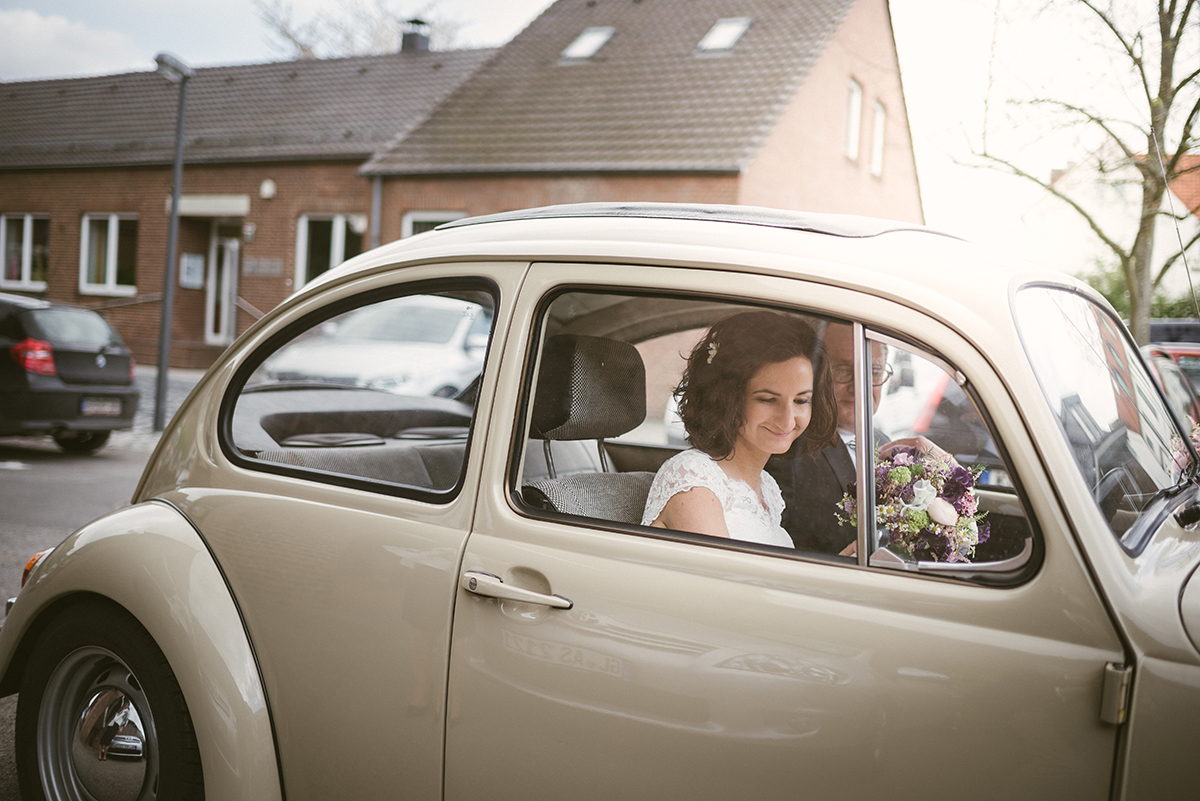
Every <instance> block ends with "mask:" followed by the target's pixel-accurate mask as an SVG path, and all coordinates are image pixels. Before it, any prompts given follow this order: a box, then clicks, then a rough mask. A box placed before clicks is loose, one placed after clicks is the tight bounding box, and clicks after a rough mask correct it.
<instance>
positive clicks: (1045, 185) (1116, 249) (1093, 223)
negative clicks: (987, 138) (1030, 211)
mask: <svg viewBox="0 0 1200 801" xmlns="http://www.w3.org/2000/svg"><path fill="white" fill-rule="evenodd" d="M975 155H976V156H978V157H979V158H982V159H986V160H987V161H990V162H992V163H993V164H997V165H999V166H1001V167H1003V168H1005V169H1006V170H1009V171H1011V172H1012V174H1013V175H1016V176H1018V177H1020V178H1024V179H1026V180H1028V181H1032V182H1033V183H1035V184H1037V185H1038V186H1040V187H1041V188H1042V189H1044V190H1045V191H1047V192H1049V193H1050V194H1052V195H1054V196H1055V197H1056V198H1058V199H1059V200H1061V201H1063V202H1064V203H1066V204H1067V205H1069V206H1070V207H1071V208H1072V209H1074V210H1075V211H1076V213H1078V214H1079V216H1080V217H1082V218H1083V220H1084V222H1086V223H1087V225H1088V227H1089V228H1091V229H1092V232H1093V233H1095V234H1096V236H1098V237H1099V238H1100V241H1102V242H1103V243H1104V244H1105V245H1107V246H1108V248H1109V249H1110V250H1111V251H1112V252H1113V253H1114V254H1115V255H1116V256H1117V258H1119V259H1121V260H1122V261H1125V260H1126V259H1128V254H1127V253H1126V251H1125V249H1124V248H1122V247H1121V245H1120V244H1118V243H1117V242H1116V241H1115V240H1114V239H1112V238H1111V237H1110V236H1109V235H1108V234H1107V233H1106V232H1105V231H1104V229H1103V228H1101V227H1100V223H1099V222H1098V221H1097V220H1096V218H1095V217H1093V216H1092V215H1091V213H1089V212H1088V210H1087V209H1085V208H1083V206H1081V205H1079V203H1077V202H1076V201H1075V200H1074V199H1073V198H1071V197H1069V196H1068V195H1066V194H1064V193H1063V192H1061V191H1060V190H1059V188H1058V187H1056V186H1055V185H1054V184H1052V183H1049V182H1047V181H1043V180H1042V179H1041V178H1038V177H1037V176H1036V175H1033V174H1031V173H1029V172H1026V171H1025V170H1024V169H1022V168H1021V167H1018V166H1017V165H1016V164H1013V163H1012V162H1011V161H1008V160H1007V159H1002V158H1000V157H998V156H993V155H991V154H990V153H976V154H975Z"/></svg>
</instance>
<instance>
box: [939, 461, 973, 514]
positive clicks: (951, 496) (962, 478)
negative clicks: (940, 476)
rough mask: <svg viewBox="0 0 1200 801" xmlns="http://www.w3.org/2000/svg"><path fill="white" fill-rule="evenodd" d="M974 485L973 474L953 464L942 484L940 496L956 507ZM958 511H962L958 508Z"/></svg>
mask: <svg viewBox="0 0 1200 801" xmlns="http://www.w3.org/2000/svg"><path fill="white" fill-rule="evenodd" d="M974 487H975V475H974V474H973V473H972V472H971V471H970V470H968V469H966V468H965V467H962V466H961V465H954V467H952V468H951V469H950V475H949V476H947V477H946V483H945V484H943V485H942V497H943V498H945V499H946V500H948V501H949V502H950V503H952V504H954V506H955V508H958V502H959V501H960V500H961V499H962V498H963V496H965V495H966V494H967V493H968V492H970V491H971V490H972V489H973V488H974ZM959 512H963V510H962V509H959Z"/></svg>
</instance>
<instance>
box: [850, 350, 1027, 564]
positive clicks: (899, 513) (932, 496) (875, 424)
mask: <svg viewBox="0 0 1200 801" xmlns="http://www.w3.org/2000/svg"><path fill="white" fill-rule="evenodd" d="M880 351H883V354H884V362H883V364H884V365H885V366H884V369H883V370H882V371H880V370H878V369H877V368H875V360H877V359H878V358H879V355H880ZM871 352H872V354H873V364H872V366H873V368H874V369H873V370H872V376H873V382H872V383H873V384H874V383H876V382H878V384H879V386H878V387H873V389H874V390H876V391H875V392H874V400H873V402H874V404H875V407H874V410H873V414H872V417H871V423H872V429H873V433H874V437H875V439H876V443H875V444H876V446H877V450H878V455H877V458H876V462H875V464H876V469H875V471H874V481H875V486H874V493H875V498H876V506H875V522H876V526H877V529H878V531H879V532H880V540H881V542H880V543H879V545H880V546H881V547H885V548H887V549H888V550H889V551H891V552H892V553H894V554H896V555H898V556H900V557H901V558H902V559H904V560H906V561H913V562H915V561H936V562H942V563H956V562H957V563H960V564H965V563H968V562H969V563H974V564H985V563H996V562H1001V561H1004V560H1009V559H1016V558H1018V557H1019V556H1020V555H1021V554H1022V553H1023V552H1024V551H1025V550H1026V546H1027V544H1028V545H1032V541H1033V529H1032V527H1031V526H1030V523H1029V518H1028V515H1027V513H1026V511H1025V508H1026V507H1025V505H1024V504H1023V503H1022V501H1021V498H1020V495H1019V491H1018V488H1017V486H1016V482H1015V480H1014V479H1015V477H1014V475H1013V473H1012V471H1011V469H1010V468H1009V466H1008V463H1007V461H1006V459H1005V456H1004V451H1003V448H1002V445H1001V443H1000V441H999V438H998V437H997V436H996V435H995V434H994V433H993V430H992V426H991V425H990V423H989V422H988V419H987V417H986V415H985V414H984V413H983V412H982V411H981V409H980V407H979V405H978V403H977V402H976V400H975V399H974V397H973V396H972V395H971V393H970V391H969V390H970V387H969V384H968V383H967V380H966V378H965V376H963V375H962V373H960V372H959V371H957V370H955V369H954V368H953V367H952V366H951V365H949V364H948V363H947V362H946V361H944V360H943V359H941V358H940V357H938V356H936V355H932V354H928V353H924V352H922V351H920V350H918V349H916V348H914V347H910V346H906V345H905V344H903V343H899V342H896V341H895V340H890V341H885V342H880V341H878V340H876V341H874V342H872V343H871ZM896 468H905V469H902V470H897V469H896ZM922 482H925V483H922Z"/></svg>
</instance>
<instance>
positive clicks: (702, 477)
mask: <svg viewBox="0 0 1200 801" xmlns="http://www.w3.org/2000/svg"><path fill="white" fill-rule="evenodd" d="M714 471H716V475H714ZM724 475H725V474H724V473H722V472H721V468H719V467H717V466H716V465H715V464H713V461H712V459H710V458H708V456H706V455H705V454H703V453H701V452H700V451H697V450H687V451H683V452H682V453H679V454H676V455H675V456H672V457H671V458H670V459H668V460H667V461H665V462H663V466H662V467H660V468H659V469H658V473H657V474H656V475H655V476H654V483H653V484H651V485H650V494H649V495H648V496H647V497H646V510H645V511H644V512H643V513H642V525H643V526H648V525H650V524H651V523H653V522H654V520H655V518H657V517H658V516H659V515H660V514H662V510H663V507H665V506H666V505H667V501H669V500H671V498H672V496H675V495H678V494H679V493H681V492H687V491H688V490H690V489H695V488H696V487H704V488H705V489H708V490H712V492H713V493H715V494H716V496H717V498H718V500H720V501H721V504H722V506H724V504H725V498H726V495H727V493H726V491H725V487H724V481H723V480H722V479H723V478H724ZM780 505H781V506H782V501H780Z"/></svg>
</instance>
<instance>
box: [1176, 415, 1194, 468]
mask: <svg viewBox="0 0 1200 801" xmlns="http://www.w3.org/2000/svg"><path fill="white" fill-rule="evenodd" d="M1187 421H1188V422H1189V423H1191V424H1192V430H1191V433H1190V434H1188V439H1190V440H1191V441H1192V444H1193V445H1195V446H1196V448H1197V450H1200V423H1197V422H1196V421H1195V420H1193V419H1192V418H1191V417H1188V419H1187ZM1171 447H1172V453H1171V455H1172V457H1173V458H1174V462H1175V469H1176V470H1177V471H1179V472H1181V473H1182V472H1183V469H1184V468H1185V467H1187V466H1188V462H1190V461H1191V459H1192V457H1191V455H1190V454H1189V453H1188V449H1187V448H1185V447H1184V446H1183V440H1181V439H1180V438H1179V437H1171Z"/></svg>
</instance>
